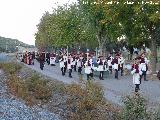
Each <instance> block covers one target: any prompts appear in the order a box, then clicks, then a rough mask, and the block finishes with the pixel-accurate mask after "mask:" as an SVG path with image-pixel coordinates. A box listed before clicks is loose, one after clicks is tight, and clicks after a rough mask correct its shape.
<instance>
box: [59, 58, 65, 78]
mask: <svg viewBox="0 0 160 120" xmlns="http://www.w3.org/2000/svg"><path fill="white" fill-rule="evenodd" d="M59 63H60V68H61V72H62V76H64V75H65V72H64V68H65V65H64V58H63V56H62V57H61V58H60V60H59Z"/></svg>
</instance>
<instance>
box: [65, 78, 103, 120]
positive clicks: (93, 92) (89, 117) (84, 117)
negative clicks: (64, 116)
mask: <svg viewBox="0 0 160 120" xmlns="http://www.w3.org/2000/svg"><path fill="white" fill-rule="evenodd" d="M66 90H67V94H69V95H70V97H69V98H68V100H67V103H68V106H69V108H70V110H71V111H72V112H71V113H70V115H69V119H71V120H75V119H77V120H94V117H95V115H96V113H95V112H97V111H98V110H97V111H95V110H96V109H98V108H99V106H100V105H102V104H104V98H103V90H102V87H101V86H100V85H98V84H96V83H94V82H93V81H92V80H89V81H87V82H85V83H84V84H71V85H68V86H67V89H66ZM99 115H100V116H102V114H99ZM100 116H99V117H100Z"/></svg>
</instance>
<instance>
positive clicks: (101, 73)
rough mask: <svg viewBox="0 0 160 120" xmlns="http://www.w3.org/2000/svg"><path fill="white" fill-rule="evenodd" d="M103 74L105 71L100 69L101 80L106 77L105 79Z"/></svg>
mask: <svg viewBox="0 0 160 120" xmlns="http://www.w3.org/2000/svg"><path fill="white" fill-rule="evenodd" d="M103 74H104V71H100V74H99V79H100V80H104V79H103Z"/></svg>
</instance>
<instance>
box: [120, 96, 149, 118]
mask: <svg viewBox="0 0 160 120" xmlns="http://www.w3.org/2000/svg"><path fill="white" fill-rule="evenodd" d="M123 102H124V110H123V113H122V119H123V120H149V114H148V113H147V107H146V100H145V99H144V98H143V97H142V96H141V95H140V94H134V95H131V96H127V97H125V98H124V100H123Z"/></svg>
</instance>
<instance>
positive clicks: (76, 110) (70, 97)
mask: <svg viewBox="0 0 160 120" xmlns="http://www.w3.org/2000/svg"><path fill="white" fill-rule="evenodd" d="M23 67H24V66H22V65H19V64H17V63H4V64H0V69H3V70H4V71H5V73H6V75H7V77H8V80H7V85H8V90H9V92H10V93H12V94H13V95H15V96H17V97H18V98H21V99H23V100H24V101H25V102H26V104H27V105H29V106H33V105H40V106H46V108H47V109H49V110H50V111H51V112H54V113H58V114H60V116H61V117H62V119H65V120H66V119H67V120H160V109H159V110H152V111H151V110H149V109H148V108H147V101H146V100H145V99H144V98H143V97H142V96H141V95H139V94H133V95H130V96H126V97H125V98H124V99H123V103H124V106H123V107H121V106H118V105H113V104H111V103H110V102H108V101H107V100H106V99H105V98H104V94H103V88H102V87H101V86H100V85H99V84H98V83H96V82H95V81H93V80H89V81H85V80H83V79H82V78H81V80H80V82H79V84H77V83H72V84H70V85H65V84H64V83H62V82H59V81H55V80H49V78H48V79H47V78H44V77H41V76H40V75H38V74H37V73H34V72H33V74H31V75H30V77H27V78H25V79H24V78H22V77H20V76H18V75H17V73H19V72H20V71H21V69H23ZM60 111H61V112H60Z"/></svg>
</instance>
